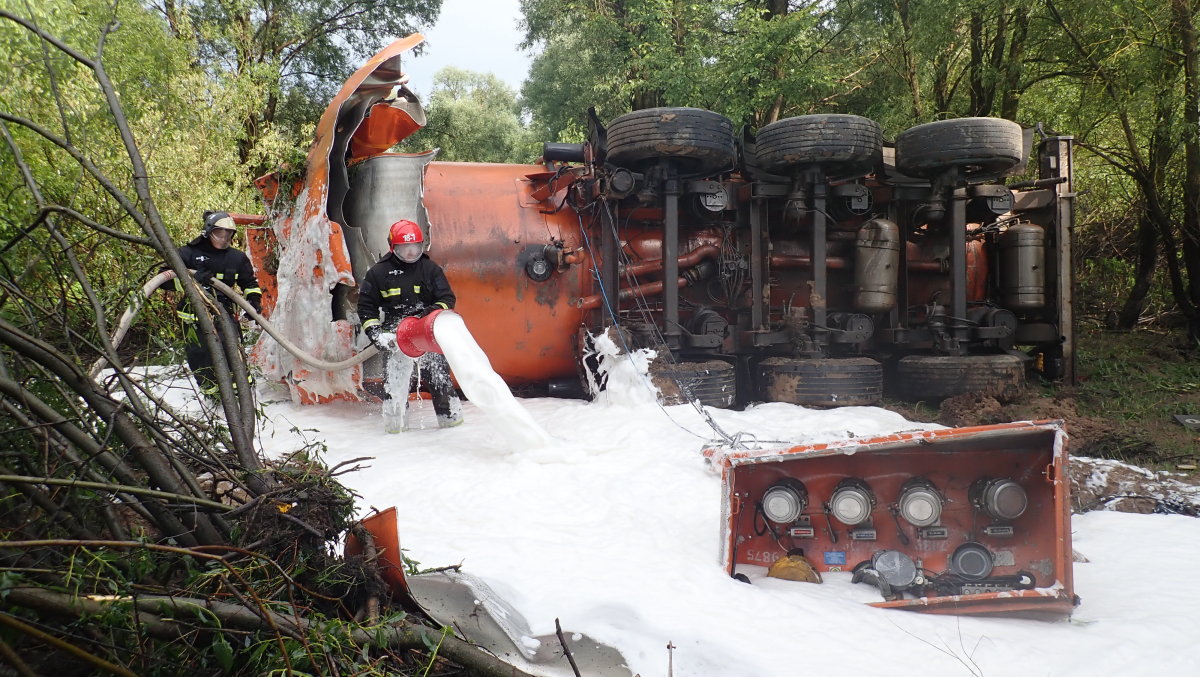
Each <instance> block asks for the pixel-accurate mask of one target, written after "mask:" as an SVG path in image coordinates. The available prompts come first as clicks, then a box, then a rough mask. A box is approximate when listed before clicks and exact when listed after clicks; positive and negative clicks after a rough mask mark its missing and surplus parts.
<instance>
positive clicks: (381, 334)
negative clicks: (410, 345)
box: [366, 325, 396, 353]
mask: <svg viewBox="0 0 1200 677" xmlns="http://www.w3.org/2000/svg"><path fill="white" fill-rule="evenodd" d="M366 333H367V338H369V339H371V345H373V346H375V348H376V349H377V350H379V352H381V353H386V352H387V351H389V350H395V349H396V335H395V334H390V333H387V332H385V331H383V329H381V328H380V327H379V326H378V325H376V326H373V327H370V328H369V329H367V332H366Z"/></svg>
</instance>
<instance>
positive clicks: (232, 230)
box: [175, 211, 262, 399]
mask: <svg viewBox="0 0 1200 677" xmlns="http://www.w3.org/2000/svg"><path fill="white" fill-rule="evenodd" d="M236 233H237V226H236V225H235V224H234V222H233V217H231V216H229V213H228V212H214V211H208V212H204V232H202V233H201V234H200V236H199V237H197V238H196V239H194V240H192V241H191V242H189V243H187V244H185V245H184V246H182V247H180V248H179V257H180V258H181V259H183V265H185V266H187V267H188V269H190V270H193V271H195V272H194V273H193V274H192V276H193V277H194V278H195V279H196V282H198V283H199V284H200V286H201V287H202V288H203V289H204V290H205V291H206V292H209V293H212V281H213V280H214V279H216V280H220V281H222V282H224V283H225V284H227V285H229V286H230V287H240V288H241V290H242V292H241V293H242V296H243V297H244V298H245V299H246V300H247V301H248V302H249V303H250V305H251V306H253V307H254V310H255V311H258V312H262V290H261V289H259V288H258V280H257V279H256V278H255V277H254V267H253V266H251V265H250V258H249V257H247V256H246V255H245V254H244V253H243V252H242V251H241V250H239V249H234V248H233V247H230V246H229V245H230V243H231V242H233V236H234V234H236ZM175 288H176V289H177V290H178V291H180V292H182V291H183V284H182V282H181V281H180V280H178V279H177V280H175ZM217 302H218V304H219V306H220V307H221V308H223V309H224V310H225V312H226V313H228V314H229V317H231V318H232V317H236V315H234V313H233V308H234V304H233V300H232V299H230V298H229V297H227V296H225V295H224V294H222V293H219V292H218V293H217ZM175 311H176V313H177V314H178V315H179V319H180V320H182V321H183V337H184V342H185V346H186V352H187V361H188V366H189V367H191V369H192V374H194V375H195V377H196V382H197V383H198V384H199V385H200V392H201V393H202V394H203V395H205V396H206V397H208V398H210V399H215V398H216V396H217V381H216V372H215V371H214V369H213V358H212V355H210V354H209V352H208V348H206V347H205V346H204V342H203V340H202V339H201V338H200V332H199V329H198V327H197V325H196V314H195V310H194V309H193V308H192V307H191V304H190V303H188V300H187V297H185V296H181V297H180V299H179V302H178V303H177V304H176V306H175ZM234 324H235V326H236V327H237V332H238V338H239V339H240V338H241V334H242V328H241V325H240V324H238V323H236V322H235V323H234ZM220 338H221V335H220V332H219V330H218V334H217V339H218V340H220Z"/></svg>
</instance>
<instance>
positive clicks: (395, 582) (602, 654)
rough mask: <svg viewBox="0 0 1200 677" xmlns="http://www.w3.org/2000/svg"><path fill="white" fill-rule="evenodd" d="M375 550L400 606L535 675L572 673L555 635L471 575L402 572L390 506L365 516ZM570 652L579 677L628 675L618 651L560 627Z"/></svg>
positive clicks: (349, 550) (352, 549)
mask: <svg viewBox="0 0 1200 677" xmlns="http://www.w3.org/2000/svg"><path fill="white" fill-rule="evenodd" d="M362 525H363V528H365V529H366V530H367V531H368V532H370V534H371V537H372V538H373V539H374V541H375V548H376V550H377V552H378V557H377V560H376V562H377V563H378V565H379V568H380V573H381V574H382V576H383V579H384V582H385V583H387V585H388V588H389V590H390V591H391V595H392V599H393V600H395V601H396V602H398V603H400V604H401V605H402V606H403V607H404V608H405V609H409V610H411V611H417V610H420V611H423V612H425V614H426V615H428V616H429V617H430V618H432V619H433V620H434V621H436V622H438V623H440V624H442V625H443V626H446V627H450V628H453V629H454V632H455V633H456V634H457V635H458V636H460V637H462V638H463V639H465V640H467V641H469V642H472V643H473V644H476V645H478V646H479V647H480V648H481V649H483V650H486V651H488V652H490V653H491V654H493V655H494V656H496V657H497V658H499V659H500V660H502V661H505V662H506V663H509V664H510V665H512V666H513V667H515V668H517V669H519V670H521V671H523V672H525V673H527V674H530V675H537V676H538V677H573V676H574V674H575V673H574V671H572V670H571V664H570V662H569V661H568V659H567V657H566V654H565V653H564V652H563V649H562V643H561V642H559V639H558V636H557V635H553V634H552V635H534V634H533V632H532V630H530V628H529V622H528V621H527V620H525V617H524V616H522V615H521V613H520V612H519V611H517V610H516V609H515V608H513V606H512V605H511V604H509V603H508V602H507V601H506V600H504V599H503V598H502V597H500V596H499V595H497V594H496V593H495V592H493V591H492V589H491V588H490V587H488V585H487V583H484V582H483V581H481V580H479V579H478V578H476V577H475V576H472V575H471V574H468V573H464V572H461V571H454V570H447V571H438V572H432V573H426V574H418V575H415V576H407V575H405V573H404V562H403V558H402V557H401V549H400V537H399V533H398V532H397V529H396V508H395V507H391V508H388V509H387V510H384V511H382V512H379V513H376V514H374V515H371V516H370V517H367V518H366V519H364V520H363V521H362ZM362 553H363V547H362V544H361V543H359V541H358V539H357V538H355V537H354V535H353V534H350V535H347V537H346V556H348V557H349V556H351V555H359V554H362ZM563 637H564V638H565V639H566V643H567V647H568V648H569V649H570V650H571V657H572V658H574V659H575V663H576V665H578V666H579V672H580V675H582V676H583V677H631V676H632V674H633V673H632V672H631V671H630V670H629V667H628V665H627V664H626V661H625V658H624V657H623V656H622V655H621V652H620V651H617V650H616V649H615V648H613V647H611V646H608V645H606V644H601V643H600V642H597V641H596V640H594V639H592V638H591V637H588V636H587V635H584V634H582V633H577V632H570V631H567V630H564V631H563Z"/></svg>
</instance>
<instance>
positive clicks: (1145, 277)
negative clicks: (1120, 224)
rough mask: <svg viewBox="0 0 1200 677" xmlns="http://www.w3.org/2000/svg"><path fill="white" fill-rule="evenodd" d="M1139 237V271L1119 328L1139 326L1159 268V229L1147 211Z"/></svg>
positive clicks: (1142, 218)
mask: <svg viewBox="0 0 1200 677" xmlns="http://www.w3.org/2000/svg"><path fill="white" fill-rule="evenodd" d="M1137 238H1138V260H1137V272H1136V274H1135V275H1134V281H1133V288H1132V289H1130V290H1129V298H1127V299H1125V305H1124V306H1123V307H1122V308H1121V314H1120V316H1119V317H1118V318H1117V328H1118V329H1133V328H1135V327H1137V323H1138V318H1139V317H1141V315H1142V310H1144V309H1145V307H1146V294H1148V293H1149V292H1150V285H1151V284H1153V283H1154V272H1155V270H1156V269H1157V268H1158V230H1157V229H1156V228H1155V227H1154V222H1153V221H1152V220H1151V219H1150V216H1149V215H1148V214H1146V213H1145V212H1143V213H1142V216H1141V218H1139V219H1138V231H1137Z"/></svg>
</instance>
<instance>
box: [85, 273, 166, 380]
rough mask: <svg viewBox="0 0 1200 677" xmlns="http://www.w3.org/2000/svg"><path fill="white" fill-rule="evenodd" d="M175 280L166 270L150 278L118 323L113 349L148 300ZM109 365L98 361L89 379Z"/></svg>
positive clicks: (113, 339) (90, 372) (113, 336)
mask: <svg viewBox="0 0 1200 677" xmlns="http://www.w3.org/2000/svg"><path fill="white" fill-rule="evenodd" d="M174 279H175V271H173V270H164V271H163V272H161V273H159V274H158V275H155V276H154V277H152V278H150V281H149V282H147V283H146V284H145V285H143V286H142V293H141V295H140V296H135V297H133V300H132V301H130V302H129V307H128V308H126V309H125V312H124V313H123V314H122V315H121V321H120V322H118V323H117V331H116V333H114V334H113V335H112V347H113V350H114V351H115V350H116V349H117V348H118V347H119V346H120V345H121V341H124V340H125V334H127V333H129V327H131V326H133V319H134V318H135V317H137V314H138V313H139V312H141V310H142V306H144V305H146V299H148V298H150V295H151V294H153V293H154V292H155V290H157V289H158V288H159V287H161V286H162V285H164V284H166V283H167V282H170V281H171V280H174ZM107 364H108V360H107V359H105V358H104V357H101V358H100V359H98V360H96V363H95V364H93V365H92V368H91V369H89V370H88V378H90V379H92V380H95V379H96V376H98V375H99V374H100V370H101V369H104V367H105V366H106V365H107Z"/></svg>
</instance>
